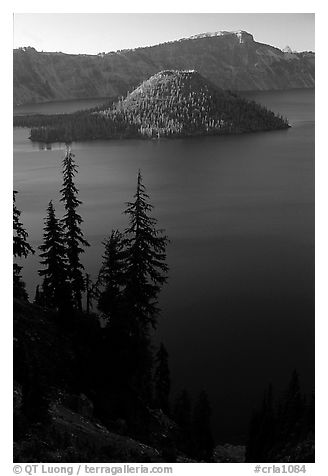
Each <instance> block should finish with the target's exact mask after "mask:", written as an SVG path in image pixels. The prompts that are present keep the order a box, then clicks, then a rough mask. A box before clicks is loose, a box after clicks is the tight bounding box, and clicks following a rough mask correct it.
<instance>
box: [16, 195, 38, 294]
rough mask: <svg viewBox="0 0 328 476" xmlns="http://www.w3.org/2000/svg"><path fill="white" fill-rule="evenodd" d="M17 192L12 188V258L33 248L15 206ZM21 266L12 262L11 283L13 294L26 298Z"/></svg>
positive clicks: (25, 253)
mask: <svg viewBox="0 0 328 476" xmlns="http://www.w3.org/2000/svg"><path fill="white" fill-rule="evenodd" d="M17 193H18V192H17V191H15V190H14V193H13V232H14V234H13V254H14V258H27V256H28V255H29V254H30V253H31V254H34V249H33V248H32V246H31V245H30V244H29V243H28V241H27V237H28V233H27V231H26V230H25V228H24V227H23V224H22V223H21V221H20V216H21V212H20V210H18V208H17V206H16V194H17ZM21 270H22V266H19V265H18V264H17V263H14V269H13V272H14V274H13V284H14V296H15V297H20V298H23V299H27V293H26V291H25V283H24V282H23V281H22V276H21Z"/></svg>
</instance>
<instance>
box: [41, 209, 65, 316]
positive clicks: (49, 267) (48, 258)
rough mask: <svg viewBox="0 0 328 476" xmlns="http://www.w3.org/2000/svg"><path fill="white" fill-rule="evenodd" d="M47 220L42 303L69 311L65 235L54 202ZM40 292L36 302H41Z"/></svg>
mask: <svg viewBox="0 0 328 476" xmlns="http://www.w3.org/2000/svg"><path fill="white" fill-rule="evenodd" d="M47 212H48V214H47V217H46V219H45V227H44V235H43V240H44V242H43V244H42V245H41V246H39V249H40V250H41V251H42V253H40V257H41V258H42V261H41V264H42V265H43V266H44V267H45V269H42V270H39V275H40V276H43V283H42V291H41V296H42V303H43V305H45V306H46V307H49V308H53V309H67V308H68V307H69V305H70V288H69V282H68V263H67V258H66V248H65V241H64V233H63V229H62V226H61V224H60V221H59V220H58V219H57V218H56V215H55V209H54V206H53V203H52V201H50V202H49V205H48V209H47ZM41 296H40V291H39V292H38V295H36V300H37V299H38V300H39V302H40V301H41Z"/></svg>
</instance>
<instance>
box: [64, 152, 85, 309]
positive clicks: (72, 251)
mask: <svg viewBox="0 0 328 476" xmlns="http://www.w3.org/2000/svg"><path fill="white" fill-rule="evenodd" d="M76 173H77V165H76V164H75V161H74V154H73V153H72V152H71V149H70V147H69V146H67V147H66V155H65V157H64V160H63V176H64V180H63V188H62V189H61V190H60V192H61V194H62V198H61V201H62V202H63V203H64V206H65V210H66V213H65V215H64V218H63V225H64V231H65V244H66V253H67V258H68V269H69V278H70V284H71V290H72V300H73V305H74V307H75V308H76V309H78V310H81V309H82V293H83V291H84V289H85V284H84V277H83V269H84V266H83V265H82V263H81V262H80V254H81V253H83V252H84V250H83V248H82V246H89V243H88V242H87V241H86V240H85V239H84V238H83V232H82V230H81V228H80V225H81V223H82V222H83V219H82V217H81V216H80V215H79V214H78V213H77V208H78V206H79V205H81V203H82V202H81V201H80V200H78V198H77V195H78V189H77V188H76V186H75V184H74V177H75V175H76Z"/></svg>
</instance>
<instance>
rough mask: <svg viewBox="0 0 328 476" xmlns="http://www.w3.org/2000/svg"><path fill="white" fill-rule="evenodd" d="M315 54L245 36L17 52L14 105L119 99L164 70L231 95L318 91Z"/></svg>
mask: <svg viewBox="0 0 328 476" xmlns="http://www.w3.org/2000/svg"><path fill="white" fill-rule="evenodd" d="M314 59H315V56H314V53H311V52H303V53H293V52H289V51H287V52H284V51H281V50H280V49H278V48H274V47H273V46H269V45H265V44H263V43H259V42H256V41H255V40H254V38H253V36H252V35H251V34H249V33H247V32H244V31H238V32H216V33H208V34H202V35H197V36H195V37H191V38H184V39H181V40H179V41H173V42H169V43H164V44H160V45H156V46H151V47H145V48H137V49H134V50H122V51H117V52H110V53H107V54H99V55H71V54H64V53H45V52H37V51H36V50H35V49H33V48H23V49H18V50H14V104H17V105H18V104H24V103H30V102H44V101H53V100H62V99H75V98H91V97H117V96H120V95H125V94H126V93H127V91H128V90H131V89H133V88H135V87H136V86H137V85H138V84H139V83H141V82H142V81H144V80H145V79H147V78H148V77H150V76H151V75H153V74H155V73H156V72H157V71H160V70H163V69H196V70H198V71H199V72H200V74H202V75H203V76H204V77H206V78H207V79H209V80H211V81H212V82H213V83H214V84H215V85H216V86H218V87H222V88H224V89H233V90H270V89H289V88H304V87H314V69H315V68H314Z"/></svg>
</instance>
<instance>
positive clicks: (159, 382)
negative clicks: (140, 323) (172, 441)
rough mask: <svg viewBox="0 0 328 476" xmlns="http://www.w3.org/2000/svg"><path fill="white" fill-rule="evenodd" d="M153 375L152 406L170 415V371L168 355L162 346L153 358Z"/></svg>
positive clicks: (162, 345)
mask: <svg viewBox="0 0 328 476" xmlns="http://www.w3.org/2000/svg"><path fill="white" fill-rule="evenodd" d="M155 363H156V368H155V375H154V404H155V406H156V407H157V408H161V409H162V410H163V412H164V413H166V414H167V415H169V414H170V403H169V396H170V387H171V380H170V370H169V363H168V353H167V350H166V348H165V346H164V344H161V345H160V348H159V350H158V352H157V354H156V357H155Z"/></svg>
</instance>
